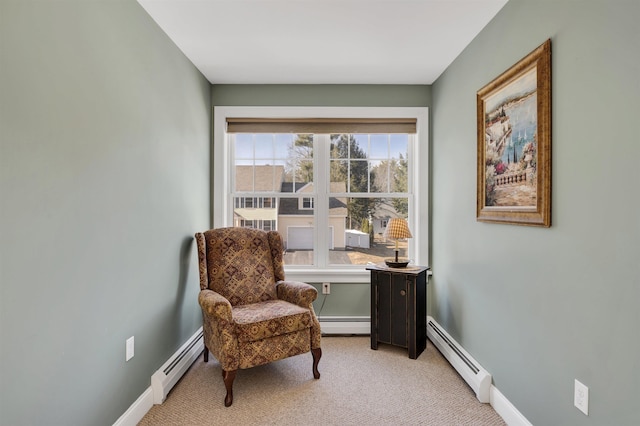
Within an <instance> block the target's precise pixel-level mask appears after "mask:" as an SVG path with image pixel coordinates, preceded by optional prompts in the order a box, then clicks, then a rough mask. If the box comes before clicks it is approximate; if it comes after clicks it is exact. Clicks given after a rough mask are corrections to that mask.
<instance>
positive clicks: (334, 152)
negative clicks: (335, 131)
mask: <svg viewBox="0 0 640 426" xmlns="http://www.w3.org/2000/svg"><path fill="white" fill-rule="evenodd" d="M330 139H331V147H330V148H329V152H330V156H331V158H336V159H338V158H349V135H342V134H340V135H331V136H330Z"/></svg>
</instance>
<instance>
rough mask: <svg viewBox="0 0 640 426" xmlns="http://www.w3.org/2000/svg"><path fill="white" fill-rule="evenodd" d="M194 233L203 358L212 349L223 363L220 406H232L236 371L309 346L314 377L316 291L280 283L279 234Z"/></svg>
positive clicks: (223, 230) (299, 284) (317, 328)
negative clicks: (198, 269)
mask: <svg viewBox="0 0 640 426" xmlns="http://www.w3.org/2000/svg"><path fill="white" fill-rule="evenodd" d="M195 238H196V241H197V245H198V260H199V265H200V294H199V296H198V301H199V303H200V307H201V308H202V316H203V330H204V345H205V350H204V361H205V362H208V360H209V351H211V353H212V354H213V356H215V357H216V359H217V360H218V362H220V365H221V367H222V378H223V381H224V384H225V387H226V391H227V394H226V396H225V400H224V405H225V406H226V407H228V406H230V405H231V404H232V403H233V381H234V379H235V377H236V372H237V370H238V369H245V368H251V367H255V366H258V365H262V364H266V363H269V362H272V361H277V360H279V359H283V358H287V357H290V356H294V355H299V354H302V353H305V352H309V351H311V354H312V358H313V366H312V369H313V377H314V378H316V379H318V378H320V373H319V372H318V362H319V361H320V357H321V356H322V351H321V349H320V323H319V322H318V319H317V317H316V314H315V312H314V311H313V306H312V302H313V301H314V300H315V299H316V297H317V295H318V292H317V291H316V289H315V288H314V287H313V286H311V285H309V284H306V283H302V282H298V281H285V277H284V264H283V259H282V256H283V244H282V238H281V237H280V234H278V233H277V232H275V231H270V232H265V231H262V230H257V229H248V228H220V229H212V230H209V231H206V232H199V233H197V234H196V235H195Z"/></svg>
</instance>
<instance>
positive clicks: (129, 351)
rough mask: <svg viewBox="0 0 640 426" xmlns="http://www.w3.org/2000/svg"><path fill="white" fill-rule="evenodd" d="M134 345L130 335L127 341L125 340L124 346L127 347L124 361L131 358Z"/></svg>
mask: <svg viewBox="0 0 640 426" xmlns="http://www.w3.org/2000/svg"><path fill="white" fill-rule="evenodd" d="M134 346H135V343H134V340H133V336H131V337H129V338H128V339H127V342H126V347H127V351H126V352H127V356H126V361H129V360H130V359H131V358H133V354H134Z"/></svg>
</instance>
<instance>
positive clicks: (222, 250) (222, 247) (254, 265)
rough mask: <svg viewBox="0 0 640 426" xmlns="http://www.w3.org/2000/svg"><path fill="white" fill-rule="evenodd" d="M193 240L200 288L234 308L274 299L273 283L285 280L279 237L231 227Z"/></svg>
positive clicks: (259, 231) (200, 235) (256, 230)
mask: <svg viewBox="0 0 640 426" xmlns="http://www.w3.org/2000/svg"><path fill="white" fill-rule="evenodd" d="M196 240H197V242H198V258H199V262H200V288H201V289H203V290H204V289H206V288H209V289H211V290H213V291H215V292H217V293H220V294H221V295H222V296H224V297H225V298H226V299H227V300H229V302H230V303H231V305H233V306H236V305H247V304H250V303H256V302H263V301H267V300H273V299H277V295H276V286H275V284H276V281H279V280H283V279H284V266H283V261H282V248H283V244H282V238H281V237H280V234H278V233H277V232H275V231H271V232H265V231H262V230H259V229H249V228H235V227H231V228H218V229H211V230H209V231H206V232H203V233H198V234H196Z"/></svg>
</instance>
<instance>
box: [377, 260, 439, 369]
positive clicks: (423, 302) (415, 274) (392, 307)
mask: <svg viewBox="0 0 640 426" xmlns="http://www.w3.org/2000/svg"><path fill="white" fill-rule="evenodd" d="M367 269H368V270H370V271H371V349H378V343H388V344H390V345H395V346H401V347H403V348H407V349H408V350H409V358H411V359H416V358H418V356H419V355H420V354H421V353H422V351H424V348H425V347H426V346H427V271H428V270H429V268H428V267H424V266H409V267H407V268H386V267H384V266H382V265H376V266H368V267H367Z"/></svg>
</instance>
